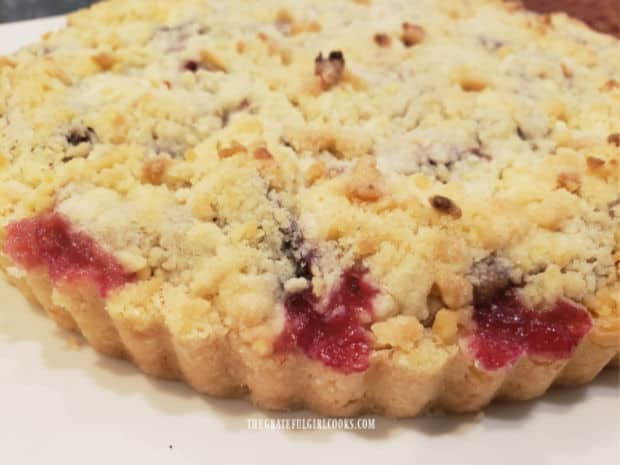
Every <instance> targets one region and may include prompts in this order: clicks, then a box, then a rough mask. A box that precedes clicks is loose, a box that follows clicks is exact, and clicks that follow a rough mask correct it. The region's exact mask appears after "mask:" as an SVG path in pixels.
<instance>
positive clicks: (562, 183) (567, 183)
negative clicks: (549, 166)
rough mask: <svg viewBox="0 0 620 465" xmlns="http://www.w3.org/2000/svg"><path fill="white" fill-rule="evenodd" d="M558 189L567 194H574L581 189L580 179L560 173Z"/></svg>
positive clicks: (574, 175)
mask: <svg viewBox="0 0 620 465" xmlns="http://www.w3.org/2000/svg"><path fill="white" fill-rule="evenodd" d="M558 187H561V188H563V189H566V190H567V191H568V192H572V193H575V192H577V191H578V190H579V188H580V187H581V179H579V175H577V174H575V173H560V174H559V175H558Z"/></svg>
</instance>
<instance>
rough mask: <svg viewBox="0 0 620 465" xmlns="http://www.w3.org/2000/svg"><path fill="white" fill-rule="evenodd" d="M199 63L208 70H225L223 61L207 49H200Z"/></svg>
mask: <svg viewBox="0 0 620 465" xmlns="http://www.w3.org/2000/svg"><path fill="white" fill-rule="evenodd" d="M200 64H202V65H203V66H204V67H205V68H206V69H208V70H209V71H226V65H225V64H224V62H222V60H221V59H220V58H218V57H217V56H215V55H214V54H213V53H211V52H209V51H208V50H201V51H200Z"/></svg>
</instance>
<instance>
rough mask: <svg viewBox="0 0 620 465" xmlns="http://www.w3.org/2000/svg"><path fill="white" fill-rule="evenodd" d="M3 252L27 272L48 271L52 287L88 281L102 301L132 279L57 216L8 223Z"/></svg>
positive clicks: (96, 246)
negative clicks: (55, 284)
mask: <svg viewBox="0 0 620 465" xmlns="http://www.w3.org/2000/svg"><path fill="white" fill-rule="evenodd" d="M3 251H4V253H6V254H8V255H9V256H11V258H12V259H13V261H14V262H15V263H17V264H18V265H19V266H21V267H23V268H25V269H26V270H31V269H33V268H37V267H40V266H45V267H47V270H48V273H49V275H50V278H51V280H52V282H54V283H56V282H58V281H74V280H82V279H84V280H88V281H90V282H92V283H94V284H95V285H96V286H97V288H98V290H99V294H100V295H101V296H102V297H105V296H106V295H107V294H108V292H109V291H111V290H112V289H114V288H117V287H120V286H122V285H123V284H125V283H127V282H128V281H131V280H132V279H134V275H132V274H130V273H127V272H126V271H125V270H124V269H123V267H122V266H121V265H120V263H118V261H117V260H116V259H115V258H114V257H113V256H112V255H111V254H110V253H108V252H106V251H105V250H104V249H103V248H102V247H101V246H99V245H98V244H97V243H96V242H95V241H94V240H93V239H92V238H91V237H89V236H88V235H86V234H84V233H82V232H79V231H77V230H76V229H75V228H73V226H71V224H70V223H69V221H67V219H66V218H65V217H64V216H62V215H60V214H59V213H56V212H52V213H44V214H42V215H39V216H37V217H35V218H29V219H25V220H22V221H17V222H14V223H11V224H10V225H9V226H8V227H7V234H6V240H5V242H4V247H3Z"/></svg>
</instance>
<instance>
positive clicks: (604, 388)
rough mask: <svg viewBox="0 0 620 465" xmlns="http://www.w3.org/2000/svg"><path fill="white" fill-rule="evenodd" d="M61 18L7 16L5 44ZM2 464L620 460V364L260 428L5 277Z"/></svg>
mask: <svg viewBox="0 0 620 465" xmlns="http://www.w3.org/2000/svg"><path fill="white" fill-rule="evenodd" d="M60 25H62V19H61V18H60V19H59V18H52V19H48V20H38V21H31V22H26V23H15V24H7V25H2V26H0V53H7V52H10V51H11V50H13V49H15V48H17V47H19V46H21V45H24V44H26V43H28V42H31V41H34V40H36V39H37V38H38V36H39V35H40V34H42V33H43V32H45V31H46V30H49V29H51V28H56V27H59V26H60ZM0 302H2V306H1V307H0V464H6V465H19V464H25V465H35V464H37V465H38V464H43V463H46V464H56V463H58V464H60V463H62V464H63V465H74V464H76V465H77V464H87V465H99V464H119V465H124V464H136V465H137V464H149V465H158V464H166V465H168V464H177V463H178V464H209V463H211V464H224V463H242V464H243V463H269V464H278V463H289V464H302V463H312V464H321V465H323V464H325V465H327V464H343V463H347V462H351V463H357V464H360V465H361V464H365V463H386V464H396V463H403V464H404V463H407V464H433V465H445V464H450V465H454V464H455V463H459V464H475V465H486V464H501V465H510V464H515V465H541V464H558V465H584V464H588V465H618V464H620V383H619V381H620V380H619V378H618V371H617V370H608V371H607V372H605V373H603V374H602V375H601V376H600V377H599V378H598V379H597V380H596V381H595V382H594V383H593V384H592V385H590V386H588V387H578V388H572V389H554V390H552V392H550V393H549V394H548V395H547V396H545V397H544V398H543V399H542V400H539V401H534V402H527V403H518V404H501V405H494V406H493V407H491V408H489V409H488V410H487V412H486V414H485V415H484V416H483V417H482V418H476V417H475V416H465V417H445V418H422V419H415V420H407V421H393V420H387V419H381V418H377V420H376V430H375V431H372V432H369V431H366V432H350V431H336V432H327V431H305V432H301V431H294V432H291V431H289V432H287V431H279V432H271V431H260V432H259V431H251V430H248V429H247V420H248V418H254V419H256V418H265V417H271V418H291V417H300V416H304V417H309V414H307V413H292V414H286V415H276V414H273V415H271V416H269V415H268V414H265V413H263V412H261V411H259V410H257V409H255V408H253V407H252V406H250V405H249V404H247V403H245V402H243V401H233V400H221V399H211V398H204V397H200V396H198V395H196V394H194V393H193V392H192V391H191V390H190V389H188V388H186V387H185V386H183V385H182V384H180V383H174V382H165V381H158V380H154V379H151V378H147V377H146V376H143V375H142V374H140V373H139V372H138V371H136V370H135V369H134V368H133V367H132V366H131V365H130V364H128V363H126V362H122V361H118V360H112V359H108V358H104V357H102V356H100V355H98V354H96V353H95V352H94V351H93V350H91V349H90V348H88V347H86V346H82V347H79V348H76V347H75V338H74V342H71V336H70V335H69V334H67V333H63V332H61V331H60V330H58V329H56V327H55V326H54V324H53V323H52V322H51V321H49V320H48V319H47V318H46V317H45V316H44V315H43V314H42V313H41V312H40V311H38V310H36V309H34V308H32V307H31V306H30V305H29V304H27V303H26V301H25V300H24V299H23V298H22V297H21V296H20V295H19V293H18V292H17V291H15V290H14V289H12V288H10V287H9V286H8V285H7V284H6V283H4V282H3V281H1V279H0Z"/></svg>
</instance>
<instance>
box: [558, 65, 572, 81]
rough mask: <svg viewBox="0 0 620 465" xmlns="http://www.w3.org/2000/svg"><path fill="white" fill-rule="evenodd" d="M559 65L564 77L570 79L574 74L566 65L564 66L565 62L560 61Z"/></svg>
mask: <svg viewBox="0 0 620 465" xmlns="http://www.w3.org/2000/svg"><path fill="white" fill-rule="evenodd" d="M560 66H561V67H562V74H563V75H564V77H565V78H567V79H570V78H572V77H573V76H574V74H573V71H572V70H571V69H570V68H569V67H568V66H566V64H565V63H562V64H561V65H560Z"/></svg>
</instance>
